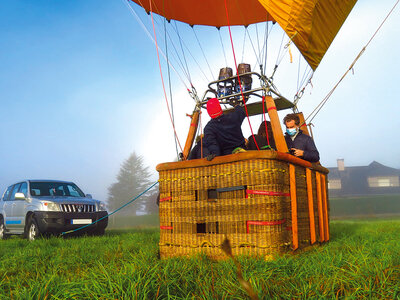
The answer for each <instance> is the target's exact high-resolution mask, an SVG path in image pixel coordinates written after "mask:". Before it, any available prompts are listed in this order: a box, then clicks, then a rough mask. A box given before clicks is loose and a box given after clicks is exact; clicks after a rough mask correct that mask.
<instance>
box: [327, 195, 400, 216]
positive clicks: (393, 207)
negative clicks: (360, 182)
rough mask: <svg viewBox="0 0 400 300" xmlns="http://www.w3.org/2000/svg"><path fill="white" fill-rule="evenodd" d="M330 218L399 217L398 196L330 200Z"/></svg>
mask: <svg viewBox="0 0 400 300" xmlns="http://www.w3.org/2000/svg"><path fill="white" fill-rule="evenodd" d="M329 203H330V216H331V217H332V218H335V219H339V218H344V219H346V218H349V217H360V218H382V217H385V216H386V217H392V216H394V215H398V216H400V195H373V196H362V197H347V198H330V201H329Z"/></svg>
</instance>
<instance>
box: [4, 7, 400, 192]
mask: <svg viewBox="0 0 400 300" xmlns="http://www.w3.org/2000/svg"><path fill="white" fill-rule="evenodd" d="M393 4H394V1H386V0H385V1H380V2H379V3H377V2H376V1H360V2H359V3H358V4H356V6H355V7H354V9H353V11H352V12H351V14H350V16H349V18H348V20H347V21H346V22H345V24H344V26H343V27H342V29H341V31H340V32H339V34H338V36H337V38H336V39H335V40H334V42H333V44H332V46H331V47H330V48H329V50H328V52H327V53H326V55H325V57H324V59H323V60H322V62H321V65H320V67H319V68H318V69H317V71H316V72H315V74H314V77H313V79H312V85H309V86H308V87H307V89H306V92H305V94H304V96H303V98H302V99H301V101H300V103H299V109H300V110H301V111H303V112H304V115H305V116H308V115H309V114H310V113H311V112H312V110H313V109H314V108H315V106H316V105H317V104H318V103H319V102H320V101H321V100H322V99H323V98H324V97H325V96H326V95H327V94H328V92H329V91H330V89H331V88H332V87H333V86H334V85H335V84H336V82H337V81H338V80H339V79H340V77H341V76H342V74H343V73H344V72H345V71H346V70H347V69H348V68H349V66H350V65H351V63H352V61H353V60H354V58H355V57H356V56H357V54H358V53H359V52H360V51H361V49H362V48H363V46H364V45H365V44H366V43H367V41H368V40H369V39H370V37H371V36H372V34H373V33H374V32H375V30H376V29H377V28H378V26H379V25H380V23H381V21H382V20H383V19H384V17H385V16H386V14H387V13H388V11H389V10H390V8H391V7H392V5H393ZM135 10H136V11H137V12H138V13H139V14H140V16H141V17H142V18H143V20H147V23H146V26H148V25H149V23H148V21H149V20H148V16H147V15H146V14H144V13H143V11H141V10H140V9H137V7H136V9H135ZM146 18H147V19H146ZM158 26H159V27H160V26H161V24H159V25H158ZM180 26H181V25H180ZM182 27H184V26H182ZM148 28H149V30H151V27H148ZM240 30H241V29H235V32H234V33H236V34H237V37H238V38H237V39H235V41H236V40H237V41H238V42H237V44H236V45H239V46H238V47H237V48H238V49H241V47H240V45H241V43H242V41H241V39H242V37H241V38H239V36H240V35H239V33H240ZM210 32H213V34H214V36H213V37H211V35H210V37H209V38H208V32H207V29H201V28H200V29H199V35H200V36H199V37H200V39H201V40H202V41H203V46H204V48H205V51H206V53H208V54H209V57H208V62H209V64H210V65H211V73H212V74H214V76H216V75H217V74H218V70H219V68H220V67H221V66H223V65H224V64H225V62H224V57H223V56H222V54H221V53H222V52H221V49H220V48H221V45H220V44H218V43H219V39H218V34H216V30H214V31H212V30H210ZM160 33H161V31H160ZM221 33H224V31H223V30H221ZM399 33H400V10H399V8H397V9H396V10H395V11H394V12H393V14H392V16H391V17H390V18H389V19H388V20H387V22H386V23H385V24H384V26H383V27H382V29H381V31H380V32H379V33H378V34H377V36H376V37H375V39H374V40H373V41H372V43H371V44H370V45H369V46H368V48H367V49H366V51H365V53H364V54H363V56H362V57H361V58H360V60H359V61H358V63H357V64H356V65H355V67H354V69H353V72H350V73H349V75H348V76H347V77H346V78H345V80H344V81H343V82H342V83H341V84H340V85H339V87H338V88H337V90H336V91H335V92H334V94H333V95H332V96H331V98H330V100H329V101H328V102H327V104H326V105H325V106H324V108H323V109H322V110H321V112H320V113H319V114H318V115H317V117H316V118H315V119H314V120H313V124H314V126H315V127H313V133H314V138H315V143H316V145H317V147H318V149H319V151H320V156H321V163H322V164H323V165H324V166H326V167H334V166H335V165H336V159H337V158H344V160H345V164H346V165H348V166H361V165H368V164H369V163H370V162H372V161H374V160H375V161H378V162H380V163H382V164H384V165H387V166H390V167H394V168H400V159H399V157H400V150H399V149H400V143H399V141H398V139H397V138H396V136H397V129H398V128H400V121H399V117H398V112H399V111H400V101H398V99H397V97H398V95H399V94H400V85H399V76H398V72H399V67H400V62H399V61H400V60H399V59H398V57H397V56H398V55H397V49H399V46H400V40H399V39H398V36H399ZM225 34H226V31H225ZM0 36H1V39H0V49H1V51H0V97H1V112H2V114H1V126H0V138H1V140H2V147H1V149H0V189H1V191H4V189H5V188H6V187H7V186H8V185H9V184H12V183H14V182H16V181H18V180H23V179H60V180H70V181H73V182H75V183H76V184H77V185H78V186H80V187H81V188H82V190H83V191H84V192H85V193H91V194H92V195H93V196H94V198H96V199H99V200H106V199H107V188H108V187H109V186H110V184H111V183H113V182H115V181H116V175H117V173H118V171H119V168H120V165H121V163H122V162H123V161H124V160H125V159H127V158H128V157H129V155H130V154H131V153H132V152H136V154H138V155H141V156H143V158H144V161H145V163H146V165H148V166H149V167H150V168H151V169H152V170H153V178H152V179H153V180H154V181H156V180H157V178H158V177H157V174H156V171H155V166H156V165H157V164H158V163H162V162H166V161H173V160H174V159H176V151H175V143H174V137H173V131H172V126H171V121H170V120H169V115H168V110H167V106H166V101H165V98H164V92H163V88H162V85H161V80H160V72H159V67H158V63H157V55H156V50H155V47H154V45H153V43H152V42H151V40H150V39H149V38H148V37H147V35H146V33H145V32H144V31H143V30H142V28H141V26H140V25H139V24H138V23H137V21H136V20H135V18H134V17H133V16H132V15H131V13H130V11H129V10H128V9H127V7H126V5H125V4H124V2H123V1H95V0H86V1H78V0H71V1H52V0H47V1H45V0H37V1H34V2H32V1H27V0H23V1H14V0H3V1H1V3H0ZM241 36H243V34H242V35H241ZM189 38H190V39H192V38H193V36H191V37H188V39H189ZM183 39H185V37H183ZM226 41H228V40H226ZM278 44H279V43H278ZM247 47H249V45H247ZM293 48H294V47H293ZM238 49H237V51H238V53H240V50H238ZM246 49H247V48H246ZM196 51H197V52H196V53H197V54H198V55H201V53H200V52H199V51H198V50H196ZM225 51H226V52H227V53H230V48H229V44H225ZM293 51H294V52H295V49H293ZM250 52H251V50H246V53H245V55H247V54H249V53H250ZM228 55H229V56H228V57H227V63H228V65H230V66H232V67H233V61H232V57H231V54H228ZM238 55H239V56H240V54H238ZM297 57H298V54H296V53H294V58H295V60H296V59H297ZM274 60H275V58H274V59H273V61H274ZM200 61H201V59H200V58H199V62H200ZM251 63H252V64H253V63H254V61H253V60H251ZM285 63H286V65H287V66H282V69H281V70H280V71H279V72H278V73H277V77H276V80H277V82H279V84H280V86H279V88H280V90H281V91H282V92H286V91H289V92H288V94H290V97H292V95H293V94H294V93H293V92H291V89H292V87H289V85H290V84H289V83H290V81H295V80H296V78H297V64H293V66H292V65H291V64H290V63H289V62H288V59H285ZM162 64H163V76H164V81H165V83H166V87H167V91H166V93H167V95H168V98H169V90H168V85H167V83H168V75H167V68H166V65H165V63H164V62H162ZM189 64H190V67H193V70H194V72H193V74H192V76H193V78H192V80H193V82H194V83H195V84H196V88H197V90H198V92H199V94H200V95H202V93H203V91H204V89H205V86H206V84H207V81H206V80H205V79H204V78H203V77H204V76H203V74H201V73H200V72H199V71H197V70H196V66H195V65H194V63H193V62H192V63H189ZM201 64H202V65H203V66H204V70H208V67H207V66H206V65H205V64H204V61H202V63H201ZM293 69H294V70H295V71H292V70H293ZM177 70H179V68H177ZM171 72H172V73H173V70H171ZM206 72H207V76H209V77H211V76H212V74H210V72H209V71H206ZM208 74H210V75H208ZM171 76H172V77H171V78H172V82H173V84H172V88H173V95H174V97H173V102H174V115H175V121H176V128H177V133H178V136H179V140H180V142H181V144H182V147H183V145H184V143H185V138H186V135H187V132H188V129H189V123H190V119H189V118H188V117H186V116H185V115H186V113H189V114H190V113H191V112H192V110H193V107H194V101H193V100H192V99H191V98H190V97H189V96H188V94H187V92H186V90H185V87H184V86H183V84H182V83H181V82H180V79H179V78H178V77H177V76H176V74H172V75H171ZM211 79H215V78H211ZM288 82H289V83H288ZM288 98H289V97H288ZM289 99H291V98H289ZM288 112H289V111H285V112H281V113H280V115H281V116H283V115H284V114H285V113H288ZM208 120H209V118H208V117H207V116H206V112H205V111H204V112H203V114H202V125H203V126H204V125H205V124H206V122H207V121H208ZM259 120H260V119H259V117H254V118H252V119H251V122H252V124H253V125H252V126H253V128H257V127H258V124H259ZM255 130H256V129H255ZM243 131H244V135H245V136H246V137H247V136H248V135H249V134H250V129H249V125H248V122H247V121H245V122H244V123H243ZM133 196H135V195H132V197H133ZM127 200H129V199H127Z"/></svg>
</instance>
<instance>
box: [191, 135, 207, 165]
mask: <svg viewBox="0 0 400 300" xmlns="http://www.w3.org/2000/svg"><path fill="white" fill-rule="evenodd" d="M203 138H204V135H203V134H202V135H199V136H197V138H196V145H195V146H194V147H193V149H192V151H190V154H189V157H188V160H191V159H198V158H203V157H207V156H208V155H209V154H210V152H209V151H208V149H207V148H206V147H205V146H204V141H202V140H203Z"/></svg>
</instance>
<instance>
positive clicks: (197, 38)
mask: <svg viewBox="0 0 400 300" xmlns="http://www.w3.org/2000/svg"><path fill="white" fill-rule="evenodd" d="M192 30H193V33H194V36H195V37H196V40H197V43H198V44H199V47H200V50H201V53H203V57H204V59H205V61H206V63H207V66H208V69H209V71H210V74H211V78H213V73H212V71H211V67H210V64H209V63H208V59H207V56H206V55H205V53H204V50H203V47H202V46H201V43H200V40H199V37H198V36H197V33H196V30H194V26H192Z"/></svg>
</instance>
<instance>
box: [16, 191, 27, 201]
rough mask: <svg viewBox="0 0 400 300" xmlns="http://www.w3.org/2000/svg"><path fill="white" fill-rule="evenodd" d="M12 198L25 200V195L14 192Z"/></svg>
mask: <svg viewBox="0 0 400 300" xmlns="http://www.w3.org/2000/svg"><path fill="white" fill-rule="evenodd" d="M14 199H15V200H25V199H26V197H25V194H24V193H15V196H14Z"/></svg>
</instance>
